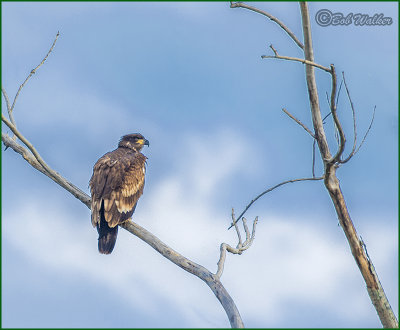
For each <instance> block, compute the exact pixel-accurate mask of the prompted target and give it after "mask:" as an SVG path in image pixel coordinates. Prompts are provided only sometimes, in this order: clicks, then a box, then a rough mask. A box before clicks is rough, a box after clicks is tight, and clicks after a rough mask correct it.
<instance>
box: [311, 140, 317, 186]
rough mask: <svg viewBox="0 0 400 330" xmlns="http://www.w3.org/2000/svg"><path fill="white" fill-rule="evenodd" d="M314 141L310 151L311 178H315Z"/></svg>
mask: <svg viewBox="0 0 400 330" xmlns="http://www.w3.org/2000/svg"><path fill="white" fill-rule="evenodd" d="M316 142H317V140H316V139H314V141H313V150H312V177H313V178H315V143H316Z"/></svg>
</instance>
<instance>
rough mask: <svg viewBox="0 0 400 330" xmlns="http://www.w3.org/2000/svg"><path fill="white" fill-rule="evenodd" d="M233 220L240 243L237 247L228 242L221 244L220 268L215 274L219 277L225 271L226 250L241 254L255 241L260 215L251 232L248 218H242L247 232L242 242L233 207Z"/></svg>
mask: <svg viewBox="0 0 400 330" xmlns="http://www.w3.org/2000/svg"><path fill="white" fill-rule="evenodd" d="M232 222H233V224H234V226H235V228H236V234H237V236H238V241H239V243H238V244H237V246H236V248H233V247H231V246H230V245H229V244H226V243H222V244H221V247H220V257H219V260H218V263H217V265H218V269H217V273H216V274H215V276H216V277H217V278H220V277H221V276H222V272H223V271H224V264H225V258H226V251H228V252H230V253H232V254H239V255H240V254H242V253H243V252H244V251H246V250H247V249H248V248H249V247H250V246H251V244H252V243H253V241H254V238H255V235H256V226H257V222H258V217H256V218H255V220H254V221H253V230H252V232H251V234H250V231H249V228H248V227H247V221H246V219H245V218H242V222H243V228H244V231H245V233H246V240H245V241H244V242H243V243H242V238H241V236H240V231H239V228H238V226H237V221H236V219H235V216H234V212H233V209H232Z"/></svg>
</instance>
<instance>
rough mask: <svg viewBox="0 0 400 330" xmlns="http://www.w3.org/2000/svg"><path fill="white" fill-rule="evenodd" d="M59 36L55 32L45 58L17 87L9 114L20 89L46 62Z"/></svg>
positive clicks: (58, 33)
mask: <svg viewBox="0 0 400 330" xmlns="http://www.w3.org/2000/svg"><path fill="white" fill-rule="evenodd" d="M59 35H60V32H57V34H56V37H55V39H54V41H53V44H52V45H51V47H50V49H49V51H48V52H47V54H46V56H45V57H44V58H43V60H42V61H41V62H40V63H39V65H38V66H36V68H34V69H33V70H32V71H31V72H30V73H29V75H28V77H26V79H25V81H24V82H23V83H22V84H21V86H19V89H18V91H17V94H15V97H14V101H13V104H12V106H11V110H10V112H13V110H14V107H15V103H16V102H17V99H18V96H19V93H20V92H21V90H22V88H24V86H25V85H26V83H27V82H28V80H29V79H30V78H31V77H32V76H33V75H34V74H35V73H36V71H37V70H38V69H39V68H40V67H41V66H42V65H43V64H44V62H46V60H47V58H48V57H49V55H50V53H51V52H52V51H53V48H54V46H55V45H56V42H57V39H58V37H59ZM10 119H11V117H10Z"/></svg>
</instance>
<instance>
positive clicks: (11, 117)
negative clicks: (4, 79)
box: [1, 87, 17, 127]
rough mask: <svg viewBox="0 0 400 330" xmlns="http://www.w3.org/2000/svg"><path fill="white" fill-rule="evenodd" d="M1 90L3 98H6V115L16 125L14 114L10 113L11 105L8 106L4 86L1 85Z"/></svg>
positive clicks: (8, 100) (8, 101) (8, 102)
mask: <svg viewBox="0 0 400 330" xmlns="http://www.w3.org/2000/svg"><path fill="white" fill-rule="evenodd" d="M1 92H2V93H3V96H4V99H5V100H6V107H7V112H8V117H9V118H10V121H11V123H12V124H13V125H14V126H15V127H16V126H17V125H16V123H15V120H14V116H13V114H12V110H11V106H10V99H9V98H8V94H7V92H6V90H5V89H4V87H1Z"/></svg>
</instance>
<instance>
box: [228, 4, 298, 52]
mask: <svg viewBox="0 0 400 330" xmlns="http://www.w3.org/2000/svg"><path fill="white" fill-rule="evenodd" d="M239 7H240V8H246V9H249V10H252V11H254V12H256V13H259V14H261V15H264V16H266V17H268V18H269V19H270V20H271V21H273V22H275V23H276V24H278V25H279V26H280V27H281V28H282V29H283V30H284V31H285V32H286V33H287V34H288V35H289V37H290V38H292V40H293V41H294V42H295V43H296V44H297V46H299V47H300V48H301V49H303V48H304V45H303V44H302V43H301V42H300V41H299V39H297V37H296V36H295V34H294V33H293V32H292V31H291V30H290V29H289V28H288V27H287V26H286V25H285V24H283V22H281V21H280V20H279V19H277V18H276V17H274V16H272V15H271V14H269V13H267V12H266V11H263V10H260V9H257V8H255V7H252V6H249V5H246V4H244V3H242V2H232V1H231V8H239Z"/></svg>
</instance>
